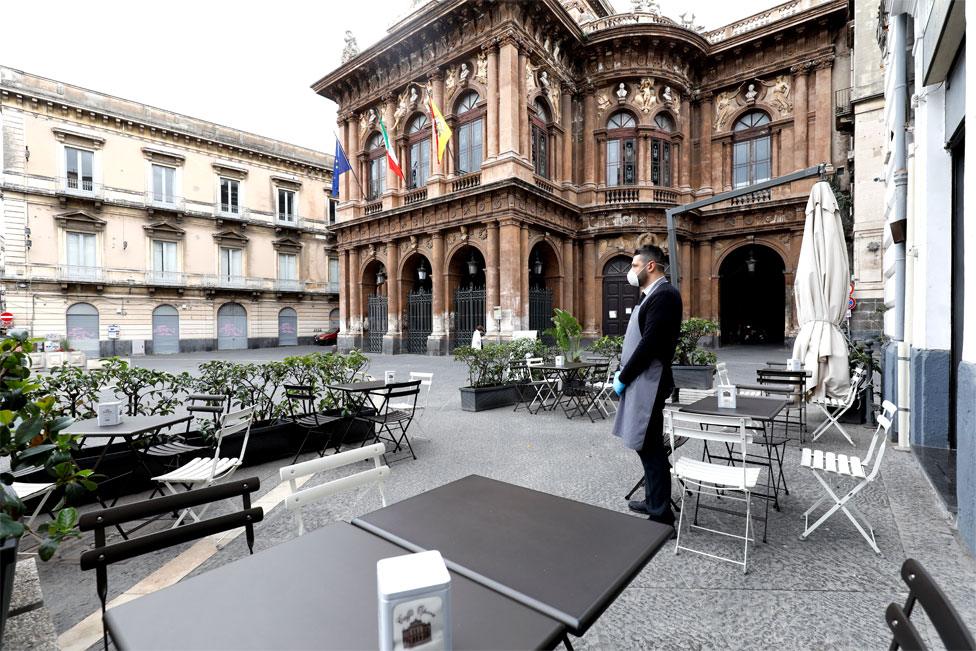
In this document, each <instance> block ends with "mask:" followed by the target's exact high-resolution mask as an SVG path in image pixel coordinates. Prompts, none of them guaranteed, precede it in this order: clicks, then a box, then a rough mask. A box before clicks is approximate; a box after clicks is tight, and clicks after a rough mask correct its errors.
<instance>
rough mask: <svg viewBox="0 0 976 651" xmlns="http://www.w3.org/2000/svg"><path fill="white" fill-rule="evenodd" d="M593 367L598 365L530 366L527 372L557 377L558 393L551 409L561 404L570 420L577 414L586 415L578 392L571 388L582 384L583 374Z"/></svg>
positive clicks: (595, 363)
mask: <svg viewBox="0 0 976 651" xmlns="http://www.w3.org/2000/svg"><path fill="white" fill-rule="evenodd" d="M594 366H600V364H599V363H597V362H565V363H563V364H538V365H536V366H530V367H529V370H533V371H534V370H540V371H542V372H544V373H549V374H555V375H558V376H559V380H560V382H559V385H560V386H559V393H558V394H557V395H556V401H555V403H553V409H555V407H556V405H559V404H562V405H563V411H564V412H565V413H566V417H567V418H572V417H573V416H574V415H576V414H577V413H578V414H579V415H581V416H582V415H583V414H584V413H586V406H585V405H584V404H583V402H582V400H581V398H582V394H581V393H580V392H579V391H576V390H574V388H573V387H574V386H579V385H580V384H582V383H583V382H584V381H585V378H584V373H585V372H586V371H588V370H589V369H591V368H593V367H594ZM563 403H565V404H563Z"/></svg>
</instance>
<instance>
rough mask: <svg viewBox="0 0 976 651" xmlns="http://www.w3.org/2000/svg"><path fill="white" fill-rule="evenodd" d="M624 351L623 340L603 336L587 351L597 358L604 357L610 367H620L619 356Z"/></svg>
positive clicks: (621, 338)
mask: <svg viewBox="0 0 976 651" xmlns="http://www.w3.org/2000/svg"><path fill="white" fill-rule="evenodd" d="M623 350H624V338H623V337H615V336H609V335H604V336H602V337H600V338H599V339H597V340H596V341H594V342H593V343H591V344H590V346H589V351H590V352H591V353H593V354H594V355H596V356H598V357H604V358H606V360H607V361H608V362H610V367H611V368H613V367H614V366H619V365H620V356H621V354H623Z"/></svg>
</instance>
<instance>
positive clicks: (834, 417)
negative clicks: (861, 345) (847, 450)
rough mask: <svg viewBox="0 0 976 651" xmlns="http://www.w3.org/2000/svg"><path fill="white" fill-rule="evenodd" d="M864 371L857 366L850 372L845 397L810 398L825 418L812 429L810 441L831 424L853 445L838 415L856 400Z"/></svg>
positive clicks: (821, 433)
mask: <svg viewBox="0 0 976 651" xmlns="http://www.w3.org/2000/svg"><path fill="white" fill-rule="evenodd" d="M864 378H865V373H864V366H858V367H857V368H856V369H854V372H853V373H851V384H850V387H849V388H848V392H847V397H846V398H843V399H839V398H816V399H813V400H811V401H810V402H812V403H813V404H815V405H817V406H818V407H820V410H821V411H822V412H823V413H824V417H825V420H824V421H823V422H822V423H820V425H818V426H817V429H815V430H813V434H812V435H811V436H810V440H811V441H816V440H817V439H818V438H820V437H821V436H823V435H824V433H825V432H826V431H827V430H829V429H830V427H831V426H834V427H836V428H837V429H838V430H840V433H841V434H843V435H844V438H845V439H847V442H848V443H850V444H851V445H854V440H853V439H852V438H851V437H850V435H849V434H848V433H847V430H845V429H844V427H843V426H842V425H841V424H840V421H839V419H840V417H841V416H843V415H844V414H846V413H847V411H848V410H849V409H850V408H851V406H852V405H853V404H854V401H855V400H857V394H858V392H859V390H860V388H861V383H862V382H863V381H864Z"/></svg>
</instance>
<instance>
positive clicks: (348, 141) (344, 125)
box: [339, 118, 358, 201]
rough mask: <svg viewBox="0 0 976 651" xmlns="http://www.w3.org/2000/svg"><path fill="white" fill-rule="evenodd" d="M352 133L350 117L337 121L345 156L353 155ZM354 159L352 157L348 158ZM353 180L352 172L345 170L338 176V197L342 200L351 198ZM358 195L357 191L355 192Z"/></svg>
mask: <svg viewBox="0 0 976 651" xmlns="http://www.w3.org/2000/svg"><path fill="white" fill-rule="evenodd" d="M351 133H352V118H346V119H344V120H340V121H339V138H340V141H341V142H342V151H344V152H346V158H349V157H350V156H355V153H354V151H353V148H352V138H351V137H350V134H351ZM352 160H355V159H354V158H353V159H351V160H350V162H351V161H352ZM354 183H355V181H354V180H353V178H352V172H346V173H345V174H343V175H342V176H341V177H339V195H340V196H339V198H340V199H341V200H342V201H349V200H350V199H352V198H353V197H352V194H351V193H350V190H351V189H352V185H353V184H354ZM357 197H358V193H357Z"/></svg>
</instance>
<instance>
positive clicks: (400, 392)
mask: <svg viewBox="0 0 976 651" xmlns="http://www.w3.org/2000/svg"><path fill="white" fill-rule="evenodd" d="M420 382H421V380H410V381H407V382H392V383H390V384H387V385H386V386H385V387H383V388H382V389H377V390H376V391H371V392H370V394H371V395H375V396H378V397H379V398H380V399H381V400H382V401H383V403H382V404H381V405H380V406H379V407H378V411H379V412H380V413H381V414H386V413H389V411H390V405H391V404H392V403H393V402H395V401H396V399H398V398H399V399H401V401H402V402H403V403H405V404H407V405H409V408H410V411H413V410H414V409H416V407H417V397H418V396H419V395H420Z"/></svg>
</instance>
